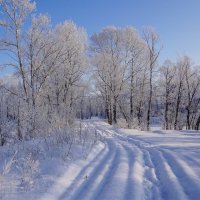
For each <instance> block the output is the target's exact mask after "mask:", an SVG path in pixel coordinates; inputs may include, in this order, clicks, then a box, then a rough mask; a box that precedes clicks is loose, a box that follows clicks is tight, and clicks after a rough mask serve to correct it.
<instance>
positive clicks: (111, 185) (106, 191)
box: [92, 142, 129, 200]
mask: <svg viewBox="0 0 200 200" xmlns="http://www.w3.org/2000/svg"><path fill="white" fill-rule="evenodd" d="M116 145H117V148H118V153H117V156H116V157H115V160H114V161H113V162H112V165H111V166H110V170H109V172H108V173H107V175H106V177H105V178H104V179H103V181H102V183H101V185H100V187H99V189H98V192H97V193H96V195H95V196H94V197H93V198H92V199H95V200H102V199H103V200H112V199H113V200H116V199H117V200H123V199H124V194H125V186H126V181H127V179H128V173H127V172H128V167H129V166H128V158H127V155H126V151H125V149H124V148H123V146H122V145H121V144H119V143H118V142H117V143H116Z"/></svg>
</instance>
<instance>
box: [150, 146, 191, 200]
mask: <svg viewBox="0 0 200 200" xmlns="http://www.w3.org/2000/svg"><path fill="white" fill-rule="evenodd" d="M149 152H150V155H151V158H152V162H153V163H154V166H155V172H156V176H157V177H158V179H159V181H160V191H161V195H162V198H163V199H165V200H177V199H180V200H186V199H188V197H187V196H186V194H185V193H184V191H183V188H182V186H181V184H180V182H179V180H178V179H177V177H176V175H175V174H174V173H173V171H172V169H171V167H170V165H169V164H168V162H167V161H166V160H165V159H164V157H163V155H162V153H161V152H160V151H158V150H155V149H151V150H150V151H149Z"/></svg>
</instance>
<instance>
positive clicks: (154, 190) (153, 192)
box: [143, 149, 161, 200]
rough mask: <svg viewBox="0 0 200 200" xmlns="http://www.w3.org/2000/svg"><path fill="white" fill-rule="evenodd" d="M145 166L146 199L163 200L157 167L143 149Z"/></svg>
mask: <svg viewBox="0 0 200 200" xmlns="http://www.w3.org/2000/svg"><path fill="white" fill-rule="evenodd" d="M143 153H144V162H145V163H144V165H145V179H146V180H145V191H146V192H145V194H146V196H145V197H146V199H152V200H154V199H157V200H160V199H161V194H160V191H159V180H158V178H157V176H156V172H155V166H154V164H153V162H152V159H151V156H150V153H149V152H148V150H146V149H143Z"/></svg>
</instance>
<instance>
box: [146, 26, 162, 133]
mask: <svg viewBox="0 0 200 200" xmlns="http://www.w3.org/2000/svg"><path fill="white" fill-rule="evenodd" d="M143 38H144V41H145V43H146V46H147V50H148V52H147V65H148V71H149V98H148V105H147V125H146V129H147V130H149V129H150V115H151V106H152V105H151V104H152V96H153V72H154V70H155V67H156V61H157V59H158V56H159V54H160V49H159V48H158V47H157V45H158V42H159V37H158V34H157V33H156V32H155V30H153V29H152V28H145V29H144V30H143Z"/></svg>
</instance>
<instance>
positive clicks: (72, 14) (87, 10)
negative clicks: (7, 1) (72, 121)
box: [0, 0, 200, 76]
mask: <svg viewBox="0 0 200 200" xmlns="http://www.w3.org/2000/svg"><path fill="white" fill-rule="evenodd" d="M35 2H36V4H37V11H36V12H37V13H44V14H48V15H49V16H50V17H51V19H52V23H53V24H54V25H55V24H57V23H61V22H63V21H64V20H73V21H74V22H75V23H76V24H77V25H78V26H81V27H84V28H85V30H86V31H87V33H88V36H89V37H90V36H91V35H92V34H93V33H94V32H99V31H100V30H101V29H102V28H103V27H105V26H109V25H115V26H119V27H125V26H129V25H131V26H133V27H135V28H136V29H138V30H139V31H141V29H142V28H143V27H145V26H153V27H154V28H155V29H156V30H157V32H158V33H159V35H160V40H161V45H162V46H163V49H162V51H161V54H160V58H159V61H160V63H162V62H163V61H164V60H165V59H167V58H170V59H172V60H175V59H176V58H177V57H179V56H182V55H188V56H190V57H191V58H192V59H193V61H194V64H195V65H199V64H200V0H35ZM9 73H10V71H9V70H6V71H0V76H2V75H5V74H9Z"/></svg>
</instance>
